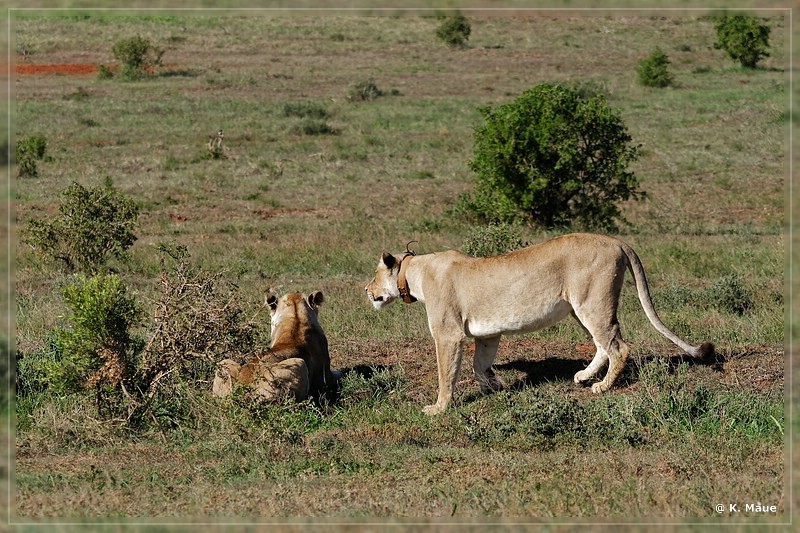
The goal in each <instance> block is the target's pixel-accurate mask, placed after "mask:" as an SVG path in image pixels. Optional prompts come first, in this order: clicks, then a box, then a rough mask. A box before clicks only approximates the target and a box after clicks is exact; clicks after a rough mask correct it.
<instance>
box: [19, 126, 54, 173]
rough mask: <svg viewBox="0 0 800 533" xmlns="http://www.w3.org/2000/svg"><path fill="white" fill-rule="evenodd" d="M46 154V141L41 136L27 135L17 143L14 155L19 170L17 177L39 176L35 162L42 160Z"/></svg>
mask: <svg viewBox="0 0 800 533" xmlns="http://www.w3.org/2000/svg"><path fill="white" fill-rule="evenodd" d="M46 152H47V140H46V139H45V138H44V136H43V135H28V136H27V137H23V138H21V139H19V140H18V141H17V145H16V148H15V150H14V155H15V156H16V161H17V164H18V165H19V168H18V170H17V176H18V177H20V178H22V177H29V178H35V177H36V176H38V175H39V168H38V166H37V165H36V162H37V161H41V160H42V159H44V156H45V153H46Z"/></svg>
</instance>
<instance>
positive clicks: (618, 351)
mask: <svg viewBox="0 0 800 533" xmlns="http://www.w3.org/2000/svg"><path fill="white" fill-rule="evenodd" d="M608 360H609V363H608V372H606V377H605V378H604V379H603V381H600V382H599V383H595V384H594V385H592V392H594V393H600V392H605V391H607V390H608V389H610V388H611V386H612V385H613V384H614V382H615V381H616V380H617V378H618V377H619V375H620V374H621V373H622V371H623V370H624V369H625V363H626V362H627V361H628V345H627V344H625V343H624V342H622V339H621V338H620V336H619V328H617V333H616V335H614V338H613V339H612V340H611V342H610V343H609V349H608Z"/></svg>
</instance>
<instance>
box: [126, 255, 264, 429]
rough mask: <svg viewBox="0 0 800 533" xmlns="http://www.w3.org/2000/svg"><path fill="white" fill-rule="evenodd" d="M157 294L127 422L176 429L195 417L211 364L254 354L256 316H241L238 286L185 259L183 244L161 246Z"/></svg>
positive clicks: (207, 387)
mask: <svg viewBox="0 0 800 533" xmlns="http://www.w3.org/2000/svg"><path fill="white" fill-rule="evenodd" d="M159 250H160V252H161V254H162V258H161V265H162V273H161V294H160V297H159V299H158V301H157V302H156V305H155V310H154V322H155V330H154V332H153V334H152V336H151V337H150V339H149V341H148V343H147V345H146V346H145V348H144V351H143V354H142V361H141V365H140V369H139V383H140V389H139V391H138V398H137V400H136V401H135V405H134V408H133V409H132V410H131V412H130V416H129V421H131V422H132V423H134V425H135V424H137V423H141V422H143V421H145V420H146V419H150V420H156V419H157V417H160V418H161V421H159V425H162V422H163V421H167V422H168V425H175V424H176V423H179V421H180V420H185V419H187V418H189V419H191V418H194V416H193V414H192V413H193V409H192V404H193V396H194V395H195V394H196V393H197V392H201V391H202V392H206V390H207V391H210V390H211V382H212V380H213V377H214V369H215V366H216V362H217V361H219V360H220V359H223V358H226V357H227V358H232V359H239V360H242V359H244V358H245V357H246V356H247V355H249V354H252V353H253V352H254V351H255V350H256V346H257V342H258V337H259V336H258V329H257V327H256V323H255V316H249V317H248V316H246V314H245V309H244V307H243V306H242V302H241V300H242V298H241V297H240V294H239V290H238V287H237V286H236V284H235V283H233V282H232V281H230V280H228V279H226V278H225V277H224V276H225V275H226V274H227V273H226V272H225V271H222V272H206V271H203V270H202V269H201V268H199V267H197V266H196V265H192V264H191V263H190V261H189V259H190V257H189V253H188V251H187V250H186V248H185V247H182V246H168V245H162V246H160V248H159Z"/></svg>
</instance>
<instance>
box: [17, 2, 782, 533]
mask: <svg viewBox="0 0 800 533" xmlns="http://www.w3.org/2000/svg"><path fill="white" fill-rule="evenodd" d="M768 23H769V24H770V26H771V28H772V39H771V45H772V48H771V56H770V57H769V58H766V59H765V60H764V61H763V62H762V65H761V68H759V69H757V70H755V71H745V70H741V69H739V68H738V67H737V66H735V65H734V64H733V63H732V62H730V60H728V59H727V58H725V57H724V55H723V53H722V52H720V51H719V50H715V49H713V46H712V44H713V40H714V35H713V28H712V24H711V22H710V20H708V19H706V18H702V17H698V16H686V15H681V14H672V15H670V16H661V15H659V16H652V15H651V14H647V13H641V14H636V13H626V14H624V15H621V14H609V15H606V14H600V13H584V14H580V15H579V14H574V13H573V14H570V15H562V14H555V13H548V14H541V13H526V14H518V15H515V16H510V15H503V14H497V13H495V14H494V15H493V16H482V17H473V18H472V36H471V38H470V45H469V47H468V48H467V49H464V50H452V49H448V48H446V47H445V46H444V45H442V44H440V43H439V42H437V40H436V38H435V29H436V27H437V25H438V21H437V20H436V19H435V18H433V17H418V16H400V17H389V16H380V17H378V16H375V17H359V16H343V15H333V14H317V15H313V16H312V15H308V14H271V15H263V14H262V15H260V16H249V17H242V16H238V17H237V16H223V15H221V14H219V13H217V14H213V15H207V16H204V15H203V14H202V13H198V14H195V15H188V14H181V15H180V16H167V15H165V14H157V15H153V16H145V15H143V14H138V15H136V16H124V17H123V16H119V15H114V14H105V15H101V14H95V15H94V16H90V17H82V16H79V17H64V16H61V17H58V16H41V15H36V16H34V15H25V14H20V15H18V16H17V17H15V19H14V20H13V24H12V33H13V37H14V41H13V43H14V46H15V47H16V51H17V52H18V54H20V55H19V57H18V61H20V62H25V63H40V64H61V63H73V64H77V63H81V64H106V65H110V64H113V62H114V61H113V57H112V55H111V47H112V45H113V43H114V42H115V41H117V40H119V39H121V38H126V37H130V36H134V35H137V34H138V35H141V36H142V37H145V38H148V39H150V40H151V41H152V42H153V43H154V44H156V45H157V46H159V47H161V48H165V49H166V53H165V54H164V57H163V60H164V63H165V66H164V67H163V68H162V69H160V70H158V71H157V72H156V73H155V75H154V76H152V77H150V78H148V79H145V80H142V81H137V82H122V81H116V80H114V81H109V80H105V81H101V80H99V79H97V78H96V77H94V76H92V75H88V76H87V75H83V76H76V75H46V76H45V75H42V76H17V77H15V79H14V89H15V109H14V111H15V130H16V131H15V133H16V135H17V136H24V135H30V134H42V135H45V136H46V138H47V142H48V153H49V155H50V156H51V158H50V159H48V160H47V161H44V162H41V163H40V165H39V177H37V178H25V179H20V180H17V181H16V182H15V183H14V185H13V197H14V200H15V202H14V206H15V210H16V217H17V221H18V224H19V227H20V228H21V229H24V227H25V225H26V223H27V222H28V221H30V220H33V219H39V218H42V217H48V216H50V215H52V214H53V213H55V212H56V210H57V207H58V202H59V199H60V197H59V193H60V191H62V190H63V189H65V188H66V187H67V186H68V185H69V183H70V182H71V181H73V180H77V181H79V182H81V183H83V184H85V185H91V186H97V185H99V184H101V183H102V182H103V179H104V178H105V177H106V176H110V177H111V178H112V179H113V181H114V185H115V186H116V187H117V188H118V189H120V190H121V191H123V192H124V193H125V194H127V195H129V196H130V197H132V198H134V199H136V201H137V202H139V204H140V206H141V209H142V214H141V216H140V226H139V228H138V231H137V235H138V237H139V239H138V241H137V242H136V244H135V245H134V246H133V248H132V249H131V260H130V261H129V263H127V264H119V265H116V267H117V269H118V270H119V271H120V274H121V275H122V276H123V278H124V280H125V281H126V282H127V283H128V284H129V285H130V286H131V287H132V288H134V289H135V291H136V294H137V295H138V297H139V298H140V299H141V300H142V301H143V302H152V300H153V298H155V295H156V291H157V289H158V275H159V258H158V254H157V253H156V248H157V245H158V244H159V243H162V242H173V243H178V244H183V245H185V246H186V247H187V248H188V250H189V252H190V253H191V254H192V259H193V260H195V261H197V262H198V263H199V264H201V265H202V266H203V268H204V269H208V270H209V271H220V270H225V271H227V272H228V273H229V274H228V275H229V276H230V277H231V278H234V277H235V279H236V280H237V283H238V285H239V286H240V287H241V295H242V298H243V299H244V300H245V304H246V305H247V306H248V307H249V308H250V309H252V310H253V312H256V311H257V309H258V307H259V306H260V304H261V301H262V299H263V291H264V290H265V289H267V288H269V287H278V288H279V291H280V292H287V291H290V290H302V291H305V292H308V291H311V290H322V291H323V292H324V293H325V295H326V298H327V301H326V304H325V305H324V307H323V309H322V311H321V318H320V320H321V323H322V326H323V327H324V328H325V330H326V332H327V335H328V339H329V343H330V347H331V357H332V361H333V366H334V367H336V368H340V369H346V370H350V372H348V373H347V375H346V377H345V381H344V385H343V390H342V394H341V397H340V399H339V402H338V403H337V404H336V405H334V406H332V407H331V408H329V409H324V410H318V409H315V408H313V407H312V406H308V405H303V406H299V407H292V406H279V407H275V408H271V409H267V410H266V411H251V410H248V409H247V408H245V407H242V406H241V405H238V404H231V403H230V402H227V403H226V402H220V401H214V400H213V399H212V398H211V397H210V394H208V392H209V391H193V393H192V405H193V409H194V411H195V412H203V413H204V414H203V416H202V417H200V418H192V419H191V422H190V423H189V422H187V423H184V424H182V423H177V424H175V427H174V428H173V429H172V430H168V431H163V432H159V431H155V430H154V431H152V432H147V433H144V434H142V433H139V434H135V435H125V434H123V433H121V432H119V431H116V430H115V429H114V428H113V427H111V426H110V424H108V423H104V422H102V421H98V420H95V419H94V418H93V417H92V416H91V413H92V411H91V405H90V404H89V403H88V402H87V400H86V399H83V398H72V397H70V398H61V399H52V400H50V401H45V402H42V403H41V405H40V406H39V407H38V408H36V409H35V410H33V411H32V412H31V413H30V414H29V415H27V416H25V417H23V418H20V420H19V426H18V428H17V433H16V447H17V455H16V464H15V470H14V474H15V480H16V493H15V500H14V508H13V515H14V517H15V519H16V520H18V521H24V522H27V521H32V520H34V521H35V520H50V519H62V520H64V519H66V520H69V521H82V520H113V521H117V520H123V521H125V520H131V519H133V520H147V519H153V520H155V521H176V520H178V521H183V520H189V519H191V518H192V517H198V516H199V517H203V518H204V519H209V520H212V521H216V520H233V521H245V522H248V521H252V522H258V521H269V520H270V519H274V518H278V519H280V518H292V517H314V518H315V519H316V520H319V521H326V520H331V519H340V520H341V519H344V520H347V519H364V518H369V517H379V518H386V517H401V518H414V517H416V518H422V519H435V520H441V521H459V520H470V519H476V518H478V519H486V520H490V521H492V520H507V519H517V520H523V521H525V520H533V521H535V520H569V519H573V518H579V519H582V520H588V521H591V520H604V519H609V518H610V519H613V520H615V521H626V522H627V521H632V522H648V521H652V520H656V519H667V520H672V519H679V520H693V519H699V520H708V521H712V522H718V521H729V520H734V521H735V520H742V519H744V520H747V521H751V520H766V521H771V522H785V521H787V510H788V504H787V497H788V493H787V490H786V488H787V487H786V484H785V475H786V468H785V464H786V461H785V454H784V448H785V435H788V434H789V433H790V428H791V424H790V423H789V422H788V421H787V417H786V415H785V412H784V348H783V342H784V333H785V322H784V297H783V290H784V270H785V254H784V249H785V237H784V222H785V216H784V209H785V207H786V205H785V203H786V202H785V196H784V194H785V190H786V171H787V165H788V160H787V143H786V141H785V139H786V136H787V132H788V128H789V125H790V121H791V120H792V117H790V114H789V111H788V103H789V94H788V73H787V69H788V63H789V54H788V50H787V48H788V42H787V41H788V34H787V31H788V29H787V20H785V19H784V18H783V17H782V16H780V15H777V14H774V13H773V14H772V16H771V17H769V19H768ZM655 46H659V47H661V49H662V50H664V51H665V52H666V53H667V54H668V56H669V57H670V59H671V60H672V65H671V69H672V71H673V73H674V75H675V80H676V85H675V87H673V88H669V89H664V90H653V89H646V88H643V87H641V86H639V85H638V84H637V82H636V73H635V65H636V63H637V61H638V60H639V59H641V58H642V57H644V56H645V55H647V53H648V52H649V51H650V50H651V49H652V48H653V47H655ZM23 54H24V57H22V56H23ZM369 78H371V79H372V80H374V82H375V84H376V85H377V86H378V87H379V88H380V89H381V90H382V91H383V92H384V93H385V94H384V96H382V97H379V98H377V99H376V100H373V101H369V102H353V101H349V100H348V93H349V91H350V89H351V87H352V86H353V85H354V84H355V83H357V82H361V81H364V80H366V79H369ZM543 81H563V82H571V83H582V84H584V85H588V86H593V87H598V88H602V90H604V91H605V92H606V93H607V94H608V98H609V102H610V103H611V105H613V106H614V107H615V108H617V109H619V110H620V112H621V114H622V116H623V119H624V120H625V123H626V124H627V125H628V128H629V131H630V133H631V135H632V137H633V139H634V142H636V143H639V144H641V145H642V155H641V157H640V159H639V161H637V162H636V164H635V168H634V169H633V170H634V171H635V172H636V174H637V176H638V177H639V179H640V181H641V185H642V189H643V190H645V191H646V192H647V193H648V200H646V201H644V202H640V203H631V204H630V205H627V206H626V210H625V211H626V217H627V223H626V224H625V225H624V226H622V228H621V232H620V233H621V236H622V237H623V238H624V239H626V240H627V241H629V242H630V243H632V244H633V245H634V247H635V248H636V250H637V252H638V253H639V255H640V256H641V258H642V260H643V261H644V264H645V267H646V269H647V271H648V277H649V281H650V284H651V287H652V290H653V294H654V299H655V302H656V306H657V307H658V309H659V311H660V314H661V316H662V318H663V319H664V321H665V322H666V323H667V324H668V325H669V326H670V327H672V328H673V329H674V330H675V331H676V332H677V333H678V334H680V335H683V336H685V337H687V338H689V339H690V340H692V341H701V340H706V339H709V340H713V341H714V342H716V343H717V345H718V349H719V351H720V353H722V354H723V355H724V356H725V358H726V362H725V363H724V364H721V365H716V366H714V367H699V366H688V367H687V366H686V365H685V364H680V360H679V358H677V357H676V356H677V355H678V351H677V349H676V348H675V347H673V346H671V345H669V344H668V343H666V341H665V340H664V339H663V338H661V337H660V336H658V334H657V333H655V332H654V331H653V330H652V329H651V328H650V326H649V324H648V323H647V321H646V319H645V317H644V315H643V313H642V312H641V310H640V309H639V307H638V303H637V301H636V299H635V291H634V290H633V287H632V284H631V283H630V281H628V282H626V288H625V290H624V293H623V294H624V300H623V304H622V309H621V310H620V319H621V322H622V328H623V335H624V336H625V338H626V339H628V340H629V341H630V344H631V345H632V348H633V357H632V358H631V359H632V361H631V363H630V365H629V368H628V370H627V371H626V374H625V377H624V378H623V379H622V380H621V383H620V386H619V387H617V388H616V389H614V390H612V391H611V392H610V393H608V394H606V395H604V396H602V397H597V396H593V395H592V394H591V393H590V392H589V391H588V389H581V388H579V387H576V386H575V385H574V384H573V383H572V381H571V377H572V375H573V374H574V372H575V371H577V370H579V369H581V368H582V367H583V365H585V364H586V363H587V362H588V360H589V359H590V357H591V353H590V351H589V348H588V345H587V344H586V339H585V338H584V337H583V336H582V333H581V332H580V331H579V329H578V327H577V326H576V325H574V324H572V323H569V322H565V323H564V324H562V325H559V326H557V327H554V328H551V329H548V330H546V331H542V332H539V333H536V334H533V335H530V336H526V337H523V338H521V339H516V340H511V341H506V342H505V343H504V344H503V345H502V346H501V350H500V355H499V358H498V362H497V367H498V371H499V373H500V375H501V376H503V378H504V379H505V380H506V382H507V383H509V384H510V385H511V387H510V390H509V391H506V392H503V393H500V394H496V395H493V396H490V397H481V396H479V395H478V390H477V386H476V385H475V384H474V383H473V382H472V381H471V380H470V379H469V372H468V368H469V366H470V358H469V357H467V358H466V361H465V363H466V364H465V365H464V366H465V371H464V375H463V379H462V380H461V382H460V384H459V394H458V398H457V401H456V405H455V407H454V409H452V410H451V411H449V412H447V413H446V414H444V415H442V416H439V417H436V418H427V417H425V416H424V415H422V414H421V412H420V409H421V407H422V406H423V405H424V404H426V403H430V402H431V401H433V399H434V398H435V393H436V380H435V373H436V370H435V359H434V357H433V343H432V341H431V339H430V337H429V335H428V332H427V327H426V324H425V318H424V316H425V315H424V308H423V307H422V306H421V305H416V306H410V307H408V306H403V305H400V304H396V305H395V306H393V307H392V308H390V309H388V310H386V311H384V312H382V313H380V314H376V313H374V311H372V310H371V307H370V306H369V305H368V304H367V302H366V299H365V297H364V294H363V286H364V284H365V282H366V281H367V280H368V279H369V278H370V277H371V273H372V270H373V269H374V265H375V262H376V260H377V258H378V257H379V254H380V252H381V251H382V250H385V249H386V250H390V251H399V250H401V249H403V247H404V245H405V243H406V242H407V241H410V240H412V239H415V240H418V241H420V242H419V244H418V245H417V246H416V249H417V251H418V252H422V253H425V252H432V251H437V250H441V249H446V248H460V247H461V246H462V245H463V244H464V242H465V240H466V239H467V238H468V237H469V236H470V234H471V233H472V232H473V231H474V229H475V227H476V223H474V222H470V221H466V220H464V219H461V218H458V217H456V216H454V215H452V214H451V213H450V208H451V207H452V206H453V205H454V204H455V202H456V199H457V197H458V195H459V194H460V193H462V192H465V191H468V190H469V189H470V187H471V184H472V180H473V176H472V174H471V172H470V171H469V170H468V168H467V161H468V160H469V158H470V157H471V148H472V137H471V133H472V128H473V127H474V126H475V125H477V124H478V121H479V114H478V112H477V111H476V108H477V107H478V106H480V105H486V104H490V105H495V104H499V103H504V102H507V101H509V100H510V99H512V98H514V97H515V96H516V95H518V94H520V93H521V92H522V91H524V90H525V89H527V88H529V87H531V86H532V85H534V84H536V83H539V82H543ZM287 104H288V105H293V104H300V105H301V106H305V105H308V106H316V107H318V108H319V107H321V108H324V110H325V111H326V117H325V118H323V119H321V120H322V121H323V122H324V124H327V126H329V127H330V129H332V130H334V133H330V134H309V133H305V132H304V129H303V128H304V126H305V125H306V123H304V120H306V119H303V118H298V117H294V116H291V115H288V116H287V113H286V112H285V111H286V109H287ZM220 128H222V129H223V130H224V132H225V144H226V146H227V149H228V152H227V155H228V158H227V159H222V160H208V159H205V158H204V157H203V155H204V151H205V144H206V142H207V140H208V137H209V136H210V135H212V134H213V133H215V132H216V131H217V130H218V129H220ZM548 236H550V234H548V233H546V232H542V231H539V230H537V229H535V228H526V230H525V235H524V237H525V239H526V240H528V241H530V242H537V241H540V240H543V239H545V238H547V237H548ZM16 254H17V255H16V284H17V285H16V301H17V321H18V324H17V325H18V327H17V351H18V353H20V354H23V356H24V355H25V354H31V353H35V352H36V351H37V350H40V349H42V345H43V343H44V338H45V335H46V332H47V331H48V330H49V329H50V328H52V327H53V326H55V325H57V324H59V323H60V322H59V320H61V319H60V318H59V317H62V316H63V315H64V303H63V301H62V300H61V298H60V296H59V294H58V288H59V287H60V286H61V285H62V284H63V283H64V282H65V281H66V280H67V277H66V276H65V275H63V274H60V273H59V271H58V270H57V268H56V265H54V264H50V263H48V262H47V261H43V260H42V258H41V257H40V256H38V255H35V254H34V252H33V251H32V250H31V249H30V247H28V246H27V245H26V244H25V243H24V241H19V242H18V243H17V247H16ZM731 276H736V280H737V283H738V284H739V286H742V287H744V288H746V289H747V290H748V291H749V292H750V294H751V295H752V306H751V307H750V308H749V309H747V310H746V311H745V312H744V313H743V314H741V315H740V314H737V313H733V312H730V311H729V310H726V309H725V308H719V307H717V305H716V304H717V303H718V300H719V299H720V295H721V292H720V290H721V289H720V286H719V283H718V282H719V280H720V279H732V278H730V277H731ZM262 316H263V327H264V329H265V331H266V334H268V326H267V321H268V317H267V316H266V313H264V314H263V315H262ZM143 329H144V330H145V331H146V330H147V325H145V326H144V327H143ZM659 356H666V357H659ZM756 502H761V503H763V504H765V505H776V506H777V508H778V512H777V513H775V514H768V515H767V516H766V517H760V518H757V517H754V516H753V514H754V513H745V512H742V513H740V514H738V515H736V514H731V513H727V512H725V513H722V514H721V515H719V514H717V513H716V512H715V510H714V505H715V504H728V503H738V504H740V507H743V506H744V504H746V503H756Z"/></svg>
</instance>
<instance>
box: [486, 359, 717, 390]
mask: <svg viewBox="0 0 800 533" xmlns="http://www.w3.org/2000/svg"><path fill="white" fill-rule="evenodd" d="M662 359H666V361H667V368H668V371H669V373H670V374H672V373H673V372H675V370H676V369H677V368H678V366H679V365H680V364H681V363H686V364H688V365H689V366H709V367H711V368H712V369H713V370H715V371H717V372H722V371H723V367H722V365H723V363H724V362H725V360H724V358H723V356H722V355H721V354H716V358H715V359H713V360H709V361H704V360H698V359H694V358H692V357H689V356H688V355H686V356H682V355H673V356H669V357H665V356H658V355H648V356H643V357H636V358H634V357H631V358H629V359H628V363H627V364H626V365H625V370H623V372H622V374H621V375H620V376H619V378H617V381H616V382H615V384H614V386H616V387H622V386H629V385H632V384H634V383H637V382H638V381H639V371H640V369H641V368H642V367H643V366H645V365H647V364H649V363H651V362H653V361H656V360H662ZM589 361H590V359H587V360H583V359H566V358H561V357H548V358H547V359H543V360H539V361H529V360H525V359H517V360H516V361H510V362H508V363H503V364H500V365H495V367H494V368H495V369H497V370H515V371H517V372H523V373H524V374H525V376H524V377H522V378H520V379H518V380H516V381H514V382H513V383H510V384H508V385H507V388H508V389H509V390H519V389H521V388H524V387H530V386H535V385H541V384H543V383H549V382H553V381H569V382H572V381H573V377H574V376H575V373H576V372H579V371H581V370H583V369H584V368H586V367H587V366H588V365H589ZM606 370H607V367H606V368H603V369H602V370H600V372H598V373H597V376H596V381H599V380H601V379H603V378H604V377H605V373H606ZM592 383H595V380H592V381H589V382H586V383H584V384H583V386H590V385H591V384H592Z"/></svg>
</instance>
